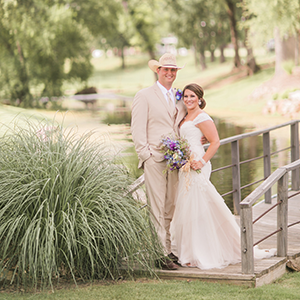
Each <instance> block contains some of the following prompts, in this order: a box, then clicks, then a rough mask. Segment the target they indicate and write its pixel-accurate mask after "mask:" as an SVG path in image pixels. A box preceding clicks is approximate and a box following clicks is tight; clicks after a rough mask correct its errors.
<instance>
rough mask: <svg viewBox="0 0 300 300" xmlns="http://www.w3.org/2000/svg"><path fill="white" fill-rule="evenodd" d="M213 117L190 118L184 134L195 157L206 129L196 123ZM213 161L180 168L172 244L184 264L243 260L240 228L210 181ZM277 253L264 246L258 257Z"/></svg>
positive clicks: (208, 266)
mask: <svg viewBox="0 0 300 300" xmlns="http://www.w3.org/2000/svg"><path fill="white" fill-rule="evenodd" d="M207 120H212V119H211V118H210V117H209V116H208V115H207V114H206V113H204V112H202V113H200V114H199V115H198V116H197V117H196V118H195V119H194V120H193V121H186V122H185V123H184V124H183V125H182V126H181V128H180V135H181V136H183V137H184V138H186V139H187V140H188V142H189V144H190V148H191V151H192V153H193V154H194V159H195V160H199V159H200V158H201V157H202V156H203V155H204V153H205V151H204V148H203V146H202V144H201V137H202V135H203V134H202V132H201V131H200V130H199V128H198V127H196V126H195V125H196V124H199V123H201V122H204V121H207ZM210 174H211V163H210V162H207V163H206V165H205V166H204V167H203V168H202V170H201V173H197V172H196V171H193V170H192V169H191V170H190V172H184V171H182V169H181V170H180V171H179V184H178V193H177V200H176V205H175V212H174V216H173V220H172V222H171V236H172V247H173V249H175V252H176V253H177V255H178V258H179V263H180V264H181V265H182V266H187V265H188V266H194V267H198V268H200V269H211V268H223V267H226V266H227V265H229V264H235V263H238V262H240V260H241V248H240V228H239V225H238V224H237V223H236V221H235V217H234V215H233V214H232V213H231V211H230V210H229V208H228V207H227V205H226V203H225V202H224V200H223V198H222V197H221V195H220V194H219V193H218V192H217V190H216V189H215V187H214V186H213V184H212V183H211V182H210V180H209V178H210ZM272 255H274V253H270V252H265V251H264V250H261V251H260V253H258V254H257V257H259V258H264V257H269V256H272Z"/></svg>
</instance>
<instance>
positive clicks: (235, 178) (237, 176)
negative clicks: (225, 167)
mask: <svg viewBox="0 0 300 300" xmlns="http://www.w3.org/2000/svg"><path fill="white" fill-rule="evenodd" d="M231 163H232V165H233V167H232V189H233V191H234V192H233V194H232V196H233V206H234V214H237V215H239V214H240V202H241V172H240V151H239V142H238V141H234V142H232V143H231Z"/></svg>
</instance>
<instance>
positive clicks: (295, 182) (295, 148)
mask: <svg viewBox="0 0 300 300" xmlns="http://www.w3.org/2000/svg"><path fill="white" fill-rule="evenodd" d="M291 147H292V148H291V161H292V162H294V161H296V160H298V159H299V124H298V123H296V124H292V125H291ZM299 174H300V173H299V168H297V169H294V170H293V171H292V190H294V191H298V190H299V188H300V182H299V181H300V180H299Z"/></svg>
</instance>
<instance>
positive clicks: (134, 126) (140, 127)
mask: <svg viewBox="0 0 300 300" xmlns="http://www.w3.org/2000/svg"><path fill="white" fill-rule="evenodd" d="M147 124H148V104H147V99H146V97H145V96H144V95H143V93H142V92H141V91H139V92H138V93H137V94H136V95H135V97H134V99H133V103H132V112H131V133H132V139H133V142H134V145H135V150H136V152H137V154H138V157H139V159H140V160H141V161H142V162H144V161H145V160H147V159H148V158H149V157H150V156H151V152H150V147H149V144H148V140H147Z"/></svg>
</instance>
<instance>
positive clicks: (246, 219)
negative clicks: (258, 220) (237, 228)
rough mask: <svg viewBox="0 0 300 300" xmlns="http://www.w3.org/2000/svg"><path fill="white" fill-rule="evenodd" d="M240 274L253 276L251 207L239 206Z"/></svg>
mask: <svg viewBox="0 0 300 300" xmlns="http://www.w3.org/2000/svg"><path fill="white" fill-rule="evenodd" d="M240 212H241V216H240V224H241V258H242V273H243V274H254V255H253V224H252V207H251V206H250V207H248V206H244V205H241V211H240Z"/></svg>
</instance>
